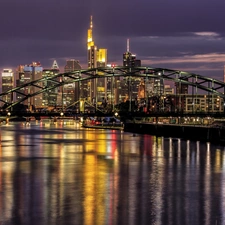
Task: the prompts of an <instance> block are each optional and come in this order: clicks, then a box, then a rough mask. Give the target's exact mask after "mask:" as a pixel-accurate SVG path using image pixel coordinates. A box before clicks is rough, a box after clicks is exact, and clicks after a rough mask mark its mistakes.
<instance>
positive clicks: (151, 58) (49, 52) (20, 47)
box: [0, 0, 225, 80]
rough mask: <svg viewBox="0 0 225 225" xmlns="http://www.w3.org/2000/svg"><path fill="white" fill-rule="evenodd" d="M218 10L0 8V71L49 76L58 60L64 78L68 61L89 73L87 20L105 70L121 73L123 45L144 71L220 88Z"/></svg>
mask: <svg viewBox="0 0 225 225" xmlns="http://www.w3.org/2000/svg"><path fill="white" fill-rule="evenodd" d="M203 6H204V7H203ZM224 8H225V2H222V0H220V1H217V2H213V1H211V0H205V1H202V0H199V1H198V2H195V1H194V0H190V1H187V2H183V1H181V0H171V1H165V0H158V1H156V0H154V1H151V2H149V1H147V0H139V1H137V0H130V1H124V2H120V1H118V0H115V1H112V0H109V1H107V2H104V1H103V0H98V1H96V2H95V3H94V1H91V0H90V1H88V0H86V1H82V0H77V1H76V2H74V1H72V0H65V1H61V0H54V1H53V0H48V1H47V2H46V1H44V0H39V1H36V0H32V1H30V0H29V1H28V0H21V1H19V2H18V1H17V0H7V1H6V0H2V1H1V3H0V27H1V30H2V33H1V35H0V52H1V53H2V54H0V68H1V71H2V70H3V68H13V69H15V68H16V67H17V66H18V65H20V64H22V65H23V64H29V63H31V62H32V61H40V62H41V64H42V66H43V67H44V68H49V67H51V65H52V62H53V60H54V59H56V60H57V62H58V64H59V67H60V70H61V71H62V70H63V67H64V66H65V64H66V60H68V59H71V58H72V59H75V60H79V61H80V64H81V66H82V68H85V67H87V49H86V39H87V29H88V28H89V21H90V15H92V16H93V37H94V40H95V43H96V45H97V46H98V47H100V48H106V49H108V63H115V64H118V65H122V55H123V53H124V52H125V51H126V41H127V39H128V38H129V40H130V51H131V52H132V53H134V54H136V55H137V58H138V59H140V60H141V61H142V65H143V66H149V67H162V68H168V69H175V70H183V71H187V72H193V73H197V74H200V75H203V76H210V77H214V78H216V79H219V80H223V66H224V65H225V51H224V48H225V32H224V28H223V23H222V21H224V19H225V15H224V13H223V9H224ZM59 15H60V16H59ZM223 46H224V47H223Z"/></svg>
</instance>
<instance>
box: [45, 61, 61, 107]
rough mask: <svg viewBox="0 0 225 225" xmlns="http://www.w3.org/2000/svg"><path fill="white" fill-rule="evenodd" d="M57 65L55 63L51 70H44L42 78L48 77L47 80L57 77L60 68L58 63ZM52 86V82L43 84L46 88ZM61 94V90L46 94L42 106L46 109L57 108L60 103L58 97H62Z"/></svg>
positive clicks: (56, 89)
mask: <svg viewBox="0 0 225 225" xmlns="http://www.w3.org/2000/svg"><path fill="white" fill-rule="evenodd" d="M55 63H56V61H54V63H53V65H52V68H51V69H43V72H42V77H46V78H49V77H54V76H55V75H57V74H58V73H59V67H58V65H57V63H56V64H55ZM56 65H57V66H56ZM58 81H59V80H58ZM52 85H53V83H52V82H51V81H47V80H46V81H44V82H43V86H44V87H51V86H52ZM59 92H60V88H53V89H50V90H48V91H46V92H44V93H43V98H42V106H43V107H44V108H48V107H49V108H51V107H56V106H57V103H58V97H59V96H60V95H59Z"/></svg>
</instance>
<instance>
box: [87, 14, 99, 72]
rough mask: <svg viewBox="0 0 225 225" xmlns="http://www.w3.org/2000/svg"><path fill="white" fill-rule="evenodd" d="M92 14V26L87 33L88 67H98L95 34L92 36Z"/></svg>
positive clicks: (91, 24)
mask: <svg viewBox="0 0 225 225" xmlns="http://www.w3.org/2000/svg"><path fill="white" fill-rule="evenodd" d="M92 28H93V22H92V16H91V21H90V28H89V29H88V33H87V49H88V68H89V69H90V68H96V67H97V46H95V43H94V40H93V36H92Z"/></svg>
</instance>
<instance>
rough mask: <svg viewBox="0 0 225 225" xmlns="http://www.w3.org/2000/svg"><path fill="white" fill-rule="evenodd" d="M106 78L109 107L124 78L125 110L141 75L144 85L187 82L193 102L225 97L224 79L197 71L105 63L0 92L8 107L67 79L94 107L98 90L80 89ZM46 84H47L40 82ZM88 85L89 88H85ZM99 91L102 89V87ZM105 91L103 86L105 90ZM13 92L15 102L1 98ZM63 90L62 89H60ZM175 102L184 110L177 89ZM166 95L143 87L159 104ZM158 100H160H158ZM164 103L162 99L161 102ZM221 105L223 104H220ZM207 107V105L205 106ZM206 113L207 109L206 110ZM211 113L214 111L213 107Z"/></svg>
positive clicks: (113, 103) (129, 109) (147, 96)
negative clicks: (17, 97) (150, 81)
mask: <svg viewBox="0 0 225 225" xmlns="http://www.w3.org/2000/svg"><path fill="white" fill-rule="evenodd" d="M103 78H105V80H107V82H108V83H110V87H109V90H108V93H110V94H109V96H110V101H109V102H110V103H111V104H110V105H111V110H112V111H114V109H115V108H114V107H115V104H116V100H115V98H116V95H115V89H116V88H118V87H117V82H118V80H122V79H125V80H126V85H127V96H128V102H130V105H129V108H128V111H132V107H131V102H132V101H133V100H134V99H132V98H131V96H132V89H131V86H132V79H140V80H142V81H143V84H144V85H143V86H144V88H146V86H147V85H146V83H147V82H148V81H149V80H153V79H158V80H161V81H164V80H165V81H170V82H171V83H173V84H174V86H175V85H176V86H177V85H178V86H179V85H180V86H181V85H188V87H189V90H190V92H191V94H189V96H192V102H193V104H195V98H197V95H199V94H200V93H201V94H204V95H205V97H206V98H208V99H212V98H220V99H222V103H220V104H222V105H223V102H224V99H225V94H224V93H225V83H223V82H221V81H219V80H216V79H213V78H209V77H205V76H201V75H198V74H193V73H188V72H182V71H178V70H170V69H164V68H150V67H106V68H93V69H87V70H77V71H73V72H70V73H60V74H57V75H54V76H49V77H43V78H41V79H39V80H35V81H31V82H29V83H25V84H24V85H22V86H20V87H15V88H13V89H12V90H9V91H7V92H4V93H1V94H0V96H1V98H2V99H0V101H2V102H3V103H5V104H6V107H5V109H10V108H12V107H14V106H15V105H17V104H19V103H22V102H24V101H26V100H28V99H29V98H33V97H35V96H37V95H40V94H42V93H45V92H49V91H51V90H55V89H56V88H59V87H63V86H65V85H67V84H70V83H76V88H78V90H79V91H78V92H77V93H78V96H77V99H78V100H77V101H76V103H78V102H80V100H81V99H83V100H85V101H86V103H87V104H89V105H90V106H95V107H96V109H97V107H98V105H97V104H96V101H95V104H94V103H93V101H92V99H93V97H95V95H97V94H98V93H95V94H93V96H91V94H90V96H89V97H88V98H87V96H84V94H83V93H84V92H83V91H82V90H81V89H82V88H84V85H83V84H84V83H85V82H86V83H90V82H92V85H93V86H89V87H86V89H87V90H88V92H89V93H91V92H92V90H91V89H92V88H93V89H94V90H95V91H96V92H98V88H97V87H96V85H97V82H96V81H97V80H100V79H103ZM43 84H47V85H43ZM25 88H26V89H28V90H29V89H32V88H33V90H34V88H35V90H36V91H35V92H29V91H28V93H24V91H23V90H24V89H25ZM88 88H89V89H88ZM101 91H102V90H101ZM105 92H106V90H105ZM12 93H17V94H19V95H20V96H22V97H21V98H20V99H17V100H16V101H15V102H12V103H9V102H6V101H4V100H3V99H4V98H3V96H6V95H9V94H12ZM62 93H63V92H62ZM174 96H175V103H174V104H175V106H174V108H175V109H176V110H177V111H183V110H182V106H181V105H182V101H183V100H182V99H183V98H184V97H185V96H184V95H181V94H179V93H175V94H174ZM166 97H167V96H165V94H164V93H160V94H159V93H158V94H157V96H155V94H154V93H151V94H149V95H146V90H145V94H144V99H147V98H152V99H153V100H154V98H155V99H156V100H157V99H158V100H157V101H158V104H159V105H160V104H162V101H165V98H166ZM62 102H63V95H62ZM160 102H161V103H160ZM163 104H164V102H163ZM211 104H213V102H212V100H209V101H208V105H211ZM222 107H223V106H222ZM62 108H63V103H62ZM208 108H209V107H208ZM162 109H163V110H164V105H163V106H162V108H158V110H159V111H162ZM207 113H209V112H207ZM212 113H213V111H212Z"/></svg>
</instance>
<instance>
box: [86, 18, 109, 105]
mask: <svg viewBox="0 0 225 225" xmlns="http://www.w3.org/2000/svg"><path fill="white" fill-rule="evenodd" d="M92 29H93V21H92V16H91V20H90V27H89V29H88V32H87V52H88V68H89V69H91V68H97V67H106V66H107V49H104V48H100V49H98V48H97V46H96V45H95V42H94V39H93V33H92V31H93V30H92ZM83 85H84V90H85V91H86V93H84V94H86V97H87V99H88V100H89V101H90V102H91V103H92V104H93V105H100V104H102V99H105V98H106V95H107V79H106V78H98V79H94V80H91V81H89V82H86V83H84V84H83Z"/></svg>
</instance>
